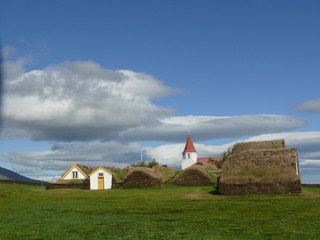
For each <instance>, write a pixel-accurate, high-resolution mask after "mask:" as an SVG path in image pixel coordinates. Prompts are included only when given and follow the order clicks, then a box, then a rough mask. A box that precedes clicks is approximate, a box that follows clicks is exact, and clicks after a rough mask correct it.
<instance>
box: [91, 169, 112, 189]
mask: <svg viewBox="0 0 320 240" xmlns="http://www.w3.org/2000/svg"><path fill="white" fill-rule="evenodd" d="M89 177H90V190H98V189H111V187H112V173H111V172H110V171H109V170H108V169H105V168H103V167H98V168H97V169H96V170H94V171H93V172H92V173H90V174H89Z"/></svg>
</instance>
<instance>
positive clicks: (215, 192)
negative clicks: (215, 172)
mask: <svg viewBox="0 0 320 240" xmlns="http://www.w3.org/2000/svg"><path fill="white" fill-rule="evenodd" d="M209 194H211V195H220V193H219V191H218V189H217V188H215V189H213V190H212V191H210V192H209Z"/></svg>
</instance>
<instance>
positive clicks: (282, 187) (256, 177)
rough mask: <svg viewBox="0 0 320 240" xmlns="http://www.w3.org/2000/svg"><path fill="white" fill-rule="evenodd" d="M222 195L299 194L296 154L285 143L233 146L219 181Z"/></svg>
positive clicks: (277, 141)
mask: <svg viewBox="0 0 320 240" xmlns="http://www.w3.org/2000/svg"><path fill="white" fill-rule="evenodd" d="M219 192H220V194H224V195H238V194H268V193H300V192H301V181H300V171H299V162H298V153H297V149H295V148H286V147H285V142H284V140H273V141H260V142H245V143H237V144H235V145H234V147H233V150H232V153H231V155H229V156H228V157H226V159H225V162H224V165H223V168H222V171H221V177H220V181H219Z"/></svg>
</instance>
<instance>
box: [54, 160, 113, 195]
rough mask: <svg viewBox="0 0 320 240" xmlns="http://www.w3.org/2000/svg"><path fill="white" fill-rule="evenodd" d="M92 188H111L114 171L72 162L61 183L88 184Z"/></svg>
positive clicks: (59, 181)
mask: <svg viewBox="0 0 320 240" xmlns="http://www.w3.org/2000/svg"><path fill="white" fill-rule="evenodd" d="M88 181H89V186H90V190H100V189H111V188H112V172H111V171H110V170H108V169H107V168H105V167H93V166H87V165H84V164H78V163H72V166H71V167H70V168H69V169H68V170H67V171H66V172H65V173H64V174H63V175H62V176H61V178H60V179H59V180H58V182H57V183H60V184H65V185H67V184H70V185H75V184H78V185H79V186H80V185H81V184H88Z"/></svg>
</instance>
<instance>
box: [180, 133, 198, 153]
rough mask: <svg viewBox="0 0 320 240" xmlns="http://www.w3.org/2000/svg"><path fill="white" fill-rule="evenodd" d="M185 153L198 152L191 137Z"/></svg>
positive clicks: (188, 139)
mask: <svg viewBox="0 0 320 240" xmlns="http://www.w3.org/2000/svg"><path fill="white" fill-rule="evenodd" d="M185 152H197V151H196V149H195V147H194V145H193V141H192V138H191V136H190V135H189V136H188V138H187V142H186V146H185V148H184V150H183V153H185Z"/></svg>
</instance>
